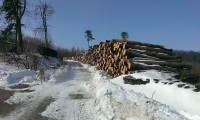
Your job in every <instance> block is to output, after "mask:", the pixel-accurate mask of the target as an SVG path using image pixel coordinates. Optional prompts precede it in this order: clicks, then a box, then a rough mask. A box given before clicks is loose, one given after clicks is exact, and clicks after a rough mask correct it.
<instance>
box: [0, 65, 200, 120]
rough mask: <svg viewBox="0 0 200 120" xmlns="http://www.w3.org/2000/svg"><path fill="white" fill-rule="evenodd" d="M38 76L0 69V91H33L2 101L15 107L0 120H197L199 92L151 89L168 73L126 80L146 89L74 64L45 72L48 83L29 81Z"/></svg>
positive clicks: (168, 87) (166, 87)
mask: <svg viewBox="0 0 200 120" xmlns="http://www.w3.org/2000/svg"><path fill="white" fill-rule="evenodd" d="M45 64H48V63H45ZM37 73H38V72H37V71H36V72H35V71H31V70H18V69H17V68H16V67H14V66H10V65H6V64H5V63H0V88H1V89H6V90H12V91H13V89H11V88H10V86H13V85H15V84H18V83H24V84H28V85H30V87H28V88H23V90H26V89H30V90H33V91H32V92H15V93H14V95H13V96H11V97H10V98H9V99H7V100H6V101H5V102H6V103H8V104H10V105H15V104H17V105H18V106H17V108H16V109H14V110H13V111H11V112H10V113H9V115H7V116H1V113H0V119H1V120H19V119H20V120H21V119H22V120H23V119H24V120H25V119H28V118H30V117H32V119H34V118H35V119H36V118H37V117H36V116H34V114H36V113H37V114H39V115H40V116H43V117H47V118H46V119H56V120H187V119H190V120H200V119H199V118H200V117H199V116H200V108H199V106H200V104H199V102H198V101H200V98H199V96H200V94H199V93H198V92H193V91H192V90H191V89H183V88H178V87H177V85H176V83H175V84H172V85H164V84H163V83H161V82H159V83H157V84H156V83H154V81H153V79H154V78H155V79H160V80H162V81H165V80H166V79H168V78H171V75H170V74H167V73H161V72H157V71H147V72H143V73H134V74H131V75H132V76H134V77H136V78H142V79H146V78H148V79H150V84H147V85H128V84H124V83H123V79H122V78H123V76H120V77H117V78H114V79H112V78H110V77H108V76H106V75H104V72H103V71H97V70H95V68H94V67H93V66H89V65H85V64H80V63H78V62H75V61H67V64H66V65H62V66H61V67H59V68H58V69H48V70H46V78H47V80H46V82H44V83H43V84H40V82H39V81H35V80H34V79H35V77H36V75H37ZM15 91H16V90H15ZM153 93H154V95H153ZM152 95H153V97H152ZM50 98H52V99H51V100H50V101H51V102H49V104H47V105H46V106H45V108H44V110H42V111H39V110H38V108H39V106H41V103H43V101H45V100H46V99H50ZM151 98H152V99H151Z"/></svg>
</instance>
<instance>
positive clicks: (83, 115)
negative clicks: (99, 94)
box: [42, 62, 95, 120]
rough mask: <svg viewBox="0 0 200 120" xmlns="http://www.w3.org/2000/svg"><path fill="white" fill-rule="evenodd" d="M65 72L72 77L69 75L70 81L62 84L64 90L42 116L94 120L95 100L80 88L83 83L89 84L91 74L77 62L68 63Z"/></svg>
mask: <svg viewBox="0 0 200 120" xmlns="http://www.w3.org/2000/svg"><path fill="white" fill-rule="evenodd" d="M66 71H67V73H66V75H70V74H73V77H72V76H71V75H70V76H69V77H70V80H68V81H66V82H64V83H63V84H64V85H65V89H64V90H63V91H60V93H59V95H57V98H56V99H57V100H56V101H55V102H53V103H52V104H51V105H49V106H48V107H47V109H46V111H44V112H43V113H42V115H43V116H46V117H49V118H53V119H58V120H94V119H95V118H94V116H95V113H94V109H95V106H94V104H95V99H94V98H93V96H92V94H91V93H89V92H86V90H84V88H83V87H82V84H83V82H90V81H89V80H90V79H91V74H90V73H89V72H87V71H86V70H85V69H83V67H82V66H81V64H80V63H77V62H69V63H68V66H67V70H66ZM69 73H70V74H69ZM66 77H67V76H66ZM65 79H68V78H65ZM59 81H65V80H60V79H59Z"/></svg>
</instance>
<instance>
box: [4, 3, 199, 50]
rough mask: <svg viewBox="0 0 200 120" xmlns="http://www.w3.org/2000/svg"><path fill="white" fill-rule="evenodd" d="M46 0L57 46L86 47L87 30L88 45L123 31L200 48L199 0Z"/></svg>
mask: <svg viewBox="0 0 200 120" xmlns="http://www.w3.org/2000/svg"><path fill="white" fill-rule="evenodd" d="M0 1H2V0H0ZM47 1H50V2H51V3H52V5H53V7H54V9H55V14H54V15H53V16H52V18H51V20H50V21H49V24H50V25H51V32H50V33H51V36H52V39H53V40H54V43H55V44H56V45H57V46H61V47H67V48H71V47H73V46H75V47H80V48H87V41H86V39H85V38H84V36H85V33H84V32H85V30H87V29H90V30H92V32H93V35H94V37H95V41H92V42H91V45H94V44H97V43H99V42H100V41H105V40H108V39H112V38H120V37H121V36H120V34H121V32H123V31H125V32H128V33H129V39H130V40H136V41H140V42H147V43H153V44H161V45H164V46H166V47H167V48H172V49H181V50H194V51H200V0H47ZM30 21H31V22H30ZM29 23H31V24H35V21H32V20H29ZM33 26H34V25H33ZM33 26H32V27H33ZM33 28H34V27H33ZM26 29H30V28H29V27H27V28H26ZM31 30H32V28H31V29H30V30H29V31H27V33H29V34H31V32H32V31H31Z"/></svg>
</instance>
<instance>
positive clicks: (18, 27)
mask: <svg viewBox="0 0 200 120" xmlns="http://www.w3.org/2000/svg"><path fill="white" fill-rule="evenodd" d="M16 37H17V41H18V42H19V45H18V47H19V48H18V51H19V53H20V54H21V53H23V52H24V47H23V39H22V30H21V20H20V18H19V17H18V16H17V19H16Z"/></svg>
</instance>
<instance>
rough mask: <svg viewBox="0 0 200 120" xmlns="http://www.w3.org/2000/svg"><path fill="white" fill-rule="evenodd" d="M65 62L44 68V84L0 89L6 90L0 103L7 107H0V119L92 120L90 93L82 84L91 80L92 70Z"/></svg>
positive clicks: (93, 118) (93, 119) (92, 98)
mask: <svg viewBox="0 0 200 120" xmlns="http://www.w3.org/2000/svg"><path fill="white" fill-rule="evenodd" d="M66 64H67V65H64V66H61V67H60V68H59V69H56V70H49V71H47V73H48V74H49V75H50V76H49V80H48V81H46V82H44V83H43V84H39V82H36V83H33V84H29V85H30V86H26V87H21V88H20V87H13V88H12V87H7V88H5V89H6V90H5V89H2V90H1V91H0V92H3V93H6V92H7V96H6V97H5V96H0V97H2V99H0V104H1V105H4V109H7V110H3V109H2V108H1V109H0V119H1V120H49V119H50V120H95V106H94V104H95V99H94V97H93V93H92V91H91V92H86V90H85V88H84V87H83V86H82V83H83V82H86V83H88V84H89V83H90V80H91V79H92V75H91V73H89V72H88V71H86V70H85V69H84V68H83V67H82V66H81V64H80V63H77V62H67V63H66ZM3 90H4V91H3ZM9 91H12V92H9ZM3 97H4V99H3ZM10 108H11V109H10Z"/></svg>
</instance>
